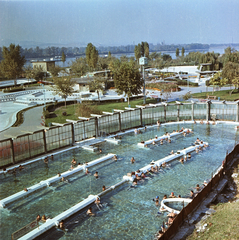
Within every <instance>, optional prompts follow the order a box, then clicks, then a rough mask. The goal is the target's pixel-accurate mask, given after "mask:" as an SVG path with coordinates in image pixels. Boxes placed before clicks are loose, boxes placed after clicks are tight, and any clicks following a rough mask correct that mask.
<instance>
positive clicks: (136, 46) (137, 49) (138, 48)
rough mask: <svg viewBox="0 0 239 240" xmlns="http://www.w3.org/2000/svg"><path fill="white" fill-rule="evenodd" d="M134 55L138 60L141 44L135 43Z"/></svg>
mask: <svg viewBox="0 0 239 240" xmlns="http://www.w3.org/2000/svg"><path fill="white" fill-rule="evenodd" d="M134 56H135V58H136V60H137V61H139V58H140V57H141V44H140V43H139V44H138V45H135V47H134Z"/></svg>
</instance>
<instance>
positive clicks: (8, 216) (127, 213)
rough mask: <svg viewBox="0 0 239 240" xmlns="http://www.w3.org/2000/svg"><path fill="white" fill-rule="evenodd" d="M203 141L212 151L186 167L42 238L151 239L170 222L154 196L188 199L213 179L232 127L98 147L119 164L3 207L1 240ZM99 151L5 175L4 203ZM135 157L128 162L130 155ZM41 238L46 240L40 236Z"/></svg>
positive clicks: (107, 199)
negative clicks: (149, 142) (142, 145)
mask: <svg viewBox="0 0 239 240" xmlns="http://www.w3.org/2000/svg"><path fill="white" fill-rule="evenodd" d="M182 126H183V127H188V128H191V129H192V130H193V131H194V134H191V135H188V136H186V137H183V136H180V137H176V138H172V143H165V144H163V145H159V146H157V145H156V146H153V145H151V146H150V147H149V148H139V147H138V146H137V143H138V142H141V141H145V140H148V139H150V138H153V137H154V136H155V135H158V136H161V135H163V134H164V133H165V132H166V131H167V132H172V131H173V130H177V129H180V128H181V127H182ZM197 137H199V138H200V139H203V140H204V141H206V142H208V143H209V144H210V147H209V148H207V149H206V150H204V151H202V152H200V153H199V154H196V153H193V154H192V159H191V160H190V161H188V162H186V163H185V164H183V165H182V164H181V163H178V161H175V162H172V164H171V167H170V168H166V169H164V172H160V173H158V174H156V175H155V176H153V177H152V178H151V179H150V180H145V182H144V183H142V184H140V185H138V186H137V188H135V189H133V188H129V186H130V183H125V184H123V185H122V186H121V187H119V188H117V189H115V190H114V191H112V192H110V193H108V194H106V195H105V196H103V197H102V199H101V201H102V202H104V203H107V206H106V204H105V207H103V209H102V210H101V211H99V210H98V209H97V208H96V207H95V206H93V211H95V212H96V213H97V215H96V217H91V218H88V217H85V212H82V213H79V214H77V215H76V216H74V217H72V218H71V219H69V220H68V221H66V225H68V226H67V228H68V229H69V231H68V232H67V234H64V233H62V232H59V231H56V230H54V231H51V232H50V233H48V234H47V235H46V236H45V237H44V239H59V238H61V239H72V238H75V239H79V238H77V237H76V236H80V239H81V238H82V239H112V238H113V239H149V238H150V237H149V236H153V234H154V233H155V232H156V230H158V229H159V227H160V225H161V224H162V222H163V221H164V220H165V219H166V213H162V214H157V212H158V208H157V207H156V206H155V205H154V202H153V201H152V199H153V198H155V196H156V195H158V196H159V197H160V199H162V197H163V195H164V194H167V195H169V194H170V193H171V192H172V191H173V192H175V195H178V194H180V195H182V196H187V195H188V194H189V191H190V189H191V188H193V187H195V186H196V184H197V183H202V182H203V181H204V180H205V179H209V178H210V177H211V174H212V172H213V171H215V170H216V169H217V168H218V167H219V165H221V163H222V161H223V159H224V157H225V155H226V152H227V151H230V150H232V148H233V146H234V145H235V143H236V142H238V140H239V136H238V132H236V131H235V129H234V126H233V125H226V124H217V125H214V126H212V125H199V124H197V125H194V124H183V123H181V124H175V125H166V126H162V127H160V128H157V127H153V128H148V129H147V131H146V132H143V133H142V134H138V135H135V134H134V133H133V132H132V133H129V134H127V135H124V136H123V138H122V141H121V143H120V144H118V145H115V144H113V143H109V142H105V143H101V144H99V145H98V147H99V148H101V149H102V150H103V155H104V154H107V153H109V152H110V153H114V154H117V156H118V158H119V160H118V161H117V162H115V161H112V160H109V161H105V162H103V163H101V164H99V165H96V166H94V167H92V168H90V169H89V170H90V171H91V172H93V173H94V172H95V171H98V172H99V176H100V178H99V179H98V180H96V179H95V178H94V176H93V175H87V176H86V175H85V174H84V173H83V172H80V173H77V174H75V175H73V176H71V177H69V183H66V182H64V183H59V182H58V183H56V184H53V185H52V186H50V187H49V188H44V189H42V190H41V191H39V192H37V193H34V194H32V195H30V196H28V197H27V198H25V199H22V200H20V201H17V202H15V203H13V204H10V205H9V206H7V208H6V209H1V216H2V217H1V225H2V227H1V229H4V231H1V235H0V237H1V239H10V235H11V233H12V232H14V231H16V230H18V229H20V228H21V227H23V226H24V225H26V224H27V223H29V222H31V221H32V220H34V219H35V218H36V215H37V214H40V215H43V214H45V215H46V216H50V217H55V216H56V215H57V214H59V213H61V212H62V211H64V210H66V209H68V208H70V207H71V206H73V205H74V204H76V203H78V202H80V201H81V200H83V199H84V198H86V197H88V195H89V194H97V193H99V192H101V188H102V185H106V186H111V185H113V184H116V183H117V182H120V181H121V180H122V177H123V175H126V173H128V172H131V171H135V170H137V169H139V168H141V167H143V166H145V165H147V164H149V163H150V162H151V161H152V160H158V159H160V158H163V157H165V156H166V155H168V154H169V153H170V152H171V150H174V151H176V150H179V149H183V148H184V147H188V146H191V144H192V143H193V142H194V141H195V139H196V138H197ZM100 156H102V155H100V154H99V153H98V152H95V153H94V152H88V151H86V150H82V149H81V148H79V149H74V150H71V151H67V152H64V153H61V154H59V155H57V156H55V157H54V160H53V161H51V160H49V164H48V166H45V164H44V163H43V161H41V162H37V163H33V164H31V165H29V166H27V168H26V169H24V170H22V171H21V172H17V174H16V176H14V175H10V176H8V175H6V176H3V175H2V176H1V178H2V179H1V199H2V198H4V197H7V196H9V195H11V194H13V193H16V192H18V191H21V190H22V189H23V188H25V187H29V186H31V185H33V184H35V183H37V182H40V181H41V180H44V179H47V178H49V177H52V176H54V175H56V174H57V172H63V171H66V170H67V169H69V167H70V165H71V164H70V162H71V160H72V158H73V157H75V159H76V160H77V162H90V161H92V160H94V159H96V158H99V157H100ZM132 156H133V157H134V158H135V159H136V162H135V163H134V164H131V163H130V159H131V157H132ZM41 239H43V238H42V237H41Z"/></svg>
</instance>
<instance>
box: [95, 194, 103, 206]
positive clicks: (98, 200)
mask: <svg viewBox="0 0 239 240" xmlns="http://www.w3.org/2000/svg"><path fill="white" fill-rule="evenodd" d="M95 205H96V206H97V207H98V208H100V207H103V206H102V205H101V203H100V198H99V197H96V200H95Z"/></svg>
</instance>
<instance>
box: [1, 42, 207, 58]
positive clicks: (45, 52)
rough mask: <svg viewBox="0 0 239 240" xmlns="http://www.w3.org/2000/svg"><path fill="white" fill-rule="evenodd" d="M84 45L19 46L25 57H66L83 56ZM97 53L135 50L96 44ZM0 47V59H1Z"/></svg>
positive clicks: (160, 47)
mask: <svg viewBox="0 0 239 240" xmlns="http://www.w3.org/2000/svg"><path fill="white" fill-rule="evenodd" d="M149 48H150V50H151V51H175V50H176V49H177V48H179V49H181V48H184V49H185V50H187V51H192V50H201V49H205V50H207V49H209V45H208V44H199V43H191V44H181V45H179V44H178V45H174V44H171V45H166V44H163V43H162V44H156V45H154V44H149ZM85 49H86V47H85V46H84V47H55V46H48V47H46V48H41V47H39V46H37V47H34V48H32V47H30V48H20V51H21V54H22V55H24V56H25V57H26V58H50V57H55V56H61V53H62V52H64V53H65V54H66V55H67V56H68V57H74V56H83V55H85ZM97 49H98V52H99V54H107V53H108V52H111V53H114V54H119V53H121V54H124V53H125V54H126V53H133V52H134V50H135V45H134V44H132V45H126V46H98V47H97ZM1 53H2V49H1V47H0V60H1V59H2V54H1Z"/></svg>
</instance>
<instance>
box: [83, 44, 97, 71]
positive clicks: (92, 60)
mask: <svg viewBox="0 0 239 240" xmlns="http://www.w3.org/2000/svg"><path fill="white" fill-rule="evenodd" d="M85 55H86V62H87V64H88V66H89V67H90V68H93V69H94V68H96V65H97V62H98V57H99V54H98V51H97V49H96V47H95V46H94V45H93V44H92V43H88V45H87V47H86V49H85Z"/></svg>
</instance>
